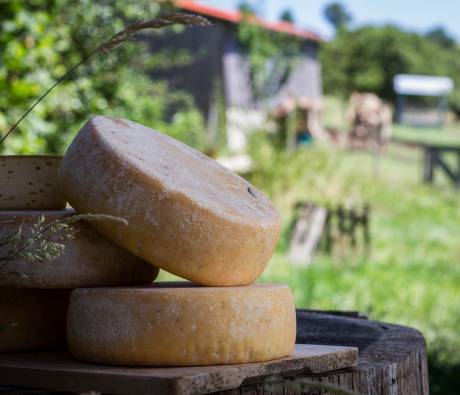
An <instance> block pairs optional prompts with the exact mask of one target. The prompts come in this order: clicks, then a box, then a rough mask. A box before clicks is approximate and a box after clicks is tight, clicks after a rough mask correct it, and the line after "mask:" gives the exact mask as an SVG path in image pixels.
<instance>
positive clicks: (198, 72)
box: [150, 0, 322, 154]
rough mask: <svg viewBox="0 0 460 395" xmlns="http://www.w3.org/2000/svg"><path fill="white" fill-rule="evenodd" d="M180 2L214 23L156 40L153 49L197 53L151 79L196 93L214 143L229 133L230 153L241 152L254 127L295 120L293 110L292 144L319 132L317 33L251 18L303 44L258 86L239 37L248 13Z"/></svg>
mask: <svg viewBox="0 0 460 395" xmlns="http://www.w3.org/2000/svg"><path fill="white" fill-rule="evenodd" d="M176 4H177V6H178V8H179V9H181V10H182V11H184V12H191V13H196V14H200V15H203V16H205V17H206V18H208V19H209V20H210V21H211V22H212V23H213V26H211V27H195V28H192V29H187V30H186V31H184V32H183V33H179V34H177V33H168V34H166V35H161V36H156V37H155V39H154V40H151V41H150V47H151V50H152V51H157V50H165V49H166V50H167V49H169V48H171V49H173V50H175V51H180V50H185V51H189V52H190V53H191V54H192V55H193V56H192V57H191V58H192V60H191V61H190V62H188V63H186V64H183V65H179V66H173V67H171V68H168V69H164V70H156V71H154V72H152V77H153V78H159V79H163V80H166V81H167V82H168V84H169V86H170V88H171V89H177V90H184V91H187V92H189V93H190V94H191V95H192V96H193V98H194V100H195V104H196V105H197V107H198V108H199V109H200V111H201V112H202V114H203V116H204V118H205V120H206V122H207V129H208V142H209V143H210V146H212V145H213V142H215V141H216V140H217V139H219V138H221V137H222V135H224V137H225V140H226V144H227V147H228V149H229V151H230V152H232V153H234V154H237V153H241V152H242V151H244V147H245V144H246V137H247V133H248V131H249V130H251V129H252V130H253V129H257V128H258V127H260V126H262V125H263V124H264V122H266V121H267V119H269V118H271V119H277V120H279V124H280V125H282V124H292V123H289V122H285V121H286V117H287V116H288V115H289V114H294V113H295V119H296V121H295V124H296V125H297V126H296V127H295V129H296V131H295V132H294V135H292V133H291V134H290V135H291V137H290V139H291V141H290V142H287V144H288V145H289V144H291V145H292V144H293V139H294V140H296V139H297V137H298V136H297V135H299V136H300V135H301V134H302V133H309V134H314V133H315V132H318V129H319V127H318V126H317V121H316V118H317V113H318V111H319V108H320V105H321V97H322V86H321V67H320V64H319V61H318V56H317V49H318V45H319V44H320V42H321V38H320V37H319V36H318V35H317V34H315V33H313V32H311V31H305V30H300V29H298V28H296V27H295V26H294V25H293V24H291V23H287V22H275V23H270V22H267V21H264V20H262V19H259V18H257V17H251V19H250V23H253V24H256V25H258V26H261V27H262V28H264V29H267V31H269V32H273V34H276V33H284V34H285V35H289V36H292V38H293V40H294V39H295V40H296V42H298V43H299V46H298V48H299V51H298V52H299V53H298V54H296V56H295V60H294V61H293V62H292V66H291V67H289V68H284V69H283V68H282V67H278V68H277V65H276V63H275V62H274V63H273V64H271V65H267V67H272V70H271V72H269V73H267V74H268V76H269V77H268V78H266V80H265V81H262V84H260V83H259V86H257V87H256V86H255V83H254V81H253V79H254V78H253V77H254V76H253V75H252V74H253V73H252V72H251V64H250V60H249V57H248V53H247V51H246V50H245V49H244V46H243V45H241V42H240V40H239V33H238V28H239V25H240V23H242V21H243V20H244V18H245V16H244V15H243V14H242V13H240V12H238V11H224V10H222V9H219V8H215V7H209V6H204V5H201V4H199V3H197V2H195V1H190V0H182V1H178V2H177V3H176ZM261 85H262V86H261ZM299 109H300V110H299ZM283 119H284V121H283ZM219 135H220V136H219ZM286 135H289V133H286ZM294 144H295V141H294Z"/></svg>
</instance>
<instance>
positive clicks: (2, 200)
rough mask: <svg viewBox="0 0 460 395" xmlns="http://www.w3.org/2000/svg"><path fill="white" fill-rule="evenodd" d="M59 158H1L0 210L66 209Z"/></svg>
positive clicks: (6, 156) (42, 156)
mask: <svg viewBox="0 0 460 395" xmlns="http://www.w3.org/2000/svg"><path fill="white" fill-rule="evenodd" d="M61 159H62V157H60V156H44V155H2V156H0V210H37V209H40V210H44V209H47V210H50V209H56V210H59V209H64V208H65V205H66V200H65V198H64V195H63V194H62V192H61V190H60V188H59V187H58V181H57V169H58V166H59V164H60V163H61Z"/></svg>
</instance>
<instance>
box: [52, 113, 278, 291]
mask: <svg viewBox="0 0 460 395" xmlns="http://www.w3.org/2000/svg"><path fill="white" fill-rule="evenodd" d="M58 176H59V182H60V184H61V187H62V190H63V192H64V194H65V196H66V197H67V199H68V201H69V202H70V203H71V205H72V206H73V207H75V209H76V210H77V211H78V212H82V213H86V212H97V213H105V214H111V215H116V216H119V217H123V218H125V219H126V220H127V221H128V222H129V225H128V227H124V226H121V225H118V224H115V223H108V222H96V223H94V224H92V225H94V226H95V227H96V228H97V229H98V230H99V231H100V232H101V233H103V234H104V235H106V236H107V237H108V238H110V239H111V240H113V241H114V242H116V243H118V244H119V245H121V246H123V247H125V248H126V249H127V250H129V251H130V252H132V253H133V254H135V255H137V256H139V257H141V258H143V259H145V260H146V261H148V262H150V263H152V264H155V265H157V266H158V267H160V268H162V269H165V270H166V271H169V272H171V273H174V274H176V275H178V276H181V277H183V278H186V279H188V280H191V281H194V282H196V283H199V284H204V285H210V286H236V285H242V284H249V283H251V282H253V281H254V280H255V279H256V278H257V277H258V276H259V274H260V273H261V272H262V271H263V269H264V268H265V266H266V264H267V262H268V261H269V259H270V257H271V256H272V253H273V249H274V248H275V245H276V242H277V240H278V237H279V227H280V224H279V216H278V214H277V212H276V210H275V209H274V207H273V206H272V204H271V203H270V201H269V200H268V199H267V198H266V197H265V196H264V195H263V194H262V193H261V192H259V191H258V190H257V189H256V188H255V187H253V186H252V185H251V184H249V183H248V182H247V181H245V180H244V179H242V178H241V177H239V176H237V175H236V174H234V173H232V172H231V171H230V170H228V169H226V168H225V167H223V166H222V165H220V164H219V163H217V162H216V161H214V160H212V159H210V158H208V157H207V156H205V155H203V154H201V153H200V152H198V151H196V150H194V149H192V148H190V147H188V146H186V145H184V144H182V143H181V142H179V141H177V140H174V139H172V138H170V137H168V136H166V135H164V134H161V133H158V132H155V131H154V130H152V129H149V128H147V127H145V126H142V125H139V124H136V123H134V122H131V121H127V120H123V119H117V118H109V117H102V116H98V117H94V118H92V119H90V120H89V121H88V122H87V123H86V125H85V126H84V127H83V128H82V130H81V131H80V132H79V134H78V135H77V137H76V138H75V140H74V141H73V142H72V144H71V146H70V147H69V149H68V151H67V153H66V154H65V156H64V159H63V161H62V162H61V166H60V168H59V171H58Z"/></svg>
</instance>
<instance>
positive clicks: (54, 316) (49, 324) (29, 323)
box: [0, 288, 70, 352]
mask: <svg viewBox="0 0 460 395" xmlns="http://www.w3.org/2000/svg"><path fill="white" fill-rule="evenodd" d="M69 294H70V291H65V290H35V289H8V288H0V352H7V351H27V350H35V349H54V348H61V347H62V348H63V347H64V346H65V324H66V315H67V304H68V300H69Z"/></svg>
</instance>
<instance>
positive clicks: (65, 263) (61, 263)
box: [0, 209, 158, 289]
mask: <svg viewBox="0 0 460 395" xmlns="http://www.w3.org/2000/svg"><path fill="white" fill-rule="evenodd" d="M41 215H44V216H45V223H48V222H49V221H52V220H56V219H62V218H66V217H69V216H72V215H75V211H74V210H71V209H68V210H57V211H0V234H2V235H9V234H12V233H15V232H16V231H17V229H18V228H19V226H21V225H22V232H23V234H24V235H28V234H29V229H30V227H31V226H32V225H33V224H34V223H36V221H37V219H38V218H39V217H40V216H41ZM72 226H74V227H75V228H76V230H77V233H76V237H75V239H73V240H66V241H64V242H63V244H64V245H65V248H64V251H63V254H62V255H60V256H59V257H57V258H56V259H53V260H46V261H41V262H30V261H27V260H25V259H15V260H13V261H9V262H7V263H5V264H2V265H0V287H5V288H7V287H20V288H41V289H45V288H77V287H84V286H100V285H106V286H112V285H133V284H147V283H150V282H152V281H153V280H154V279H155V278H156V276H157V274H158V269H157V268H156V267H154V266H152V265H150V264H149V263H147V262H145V261H143V260H141V259H139V258H138V257H136V256H134V255H132V254H130V253H129V252H128V251H126V250H124V249H123V248H121V247H119V246H118V245H116V244H114V243H112V242H111V241H109V240H108V239H106V238H105V237H103V236H102V235H100V234H99V233H98V232H97V231H96V230H95V229H93V228H92V227H91V226H89V225H88V224H87V223H86V222H84V221H79V222H76V223H74V224H72Z"/></svg>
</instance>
